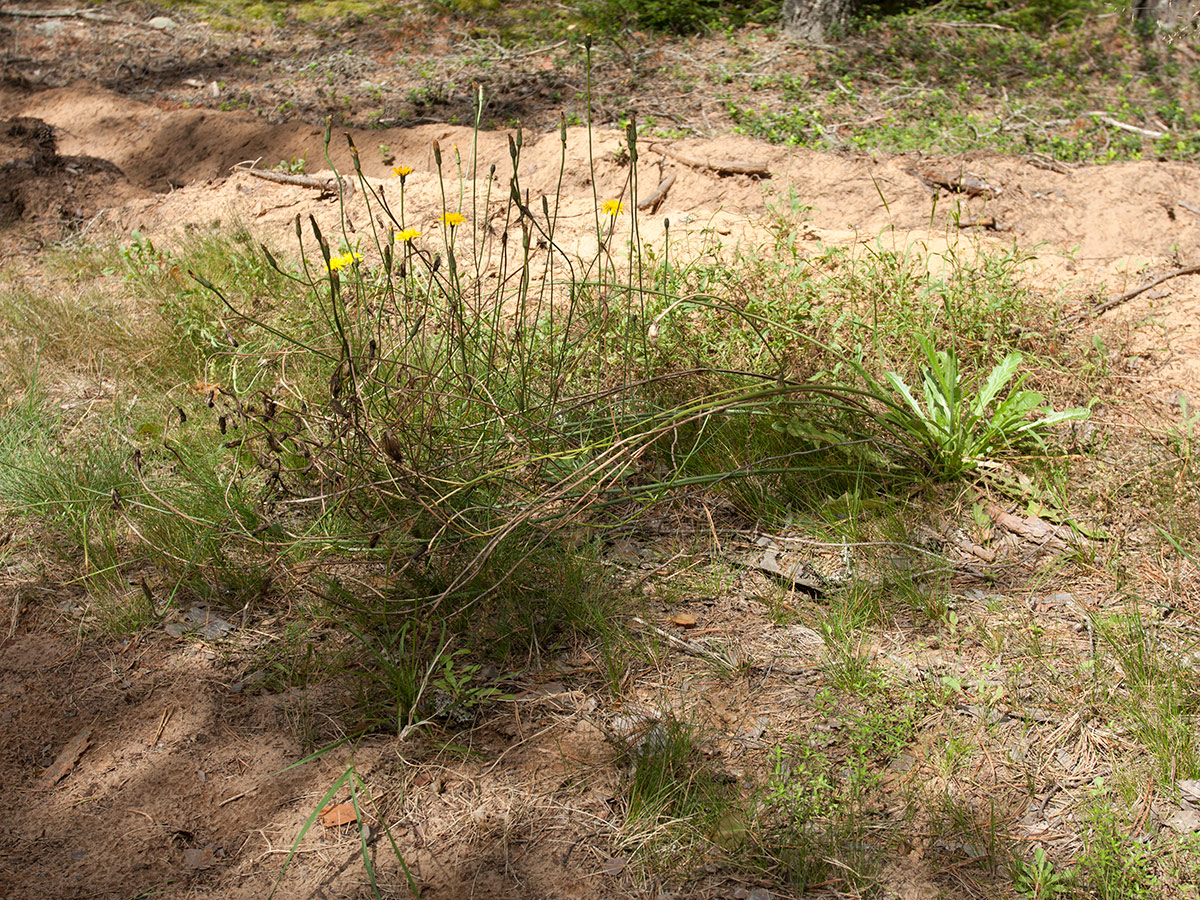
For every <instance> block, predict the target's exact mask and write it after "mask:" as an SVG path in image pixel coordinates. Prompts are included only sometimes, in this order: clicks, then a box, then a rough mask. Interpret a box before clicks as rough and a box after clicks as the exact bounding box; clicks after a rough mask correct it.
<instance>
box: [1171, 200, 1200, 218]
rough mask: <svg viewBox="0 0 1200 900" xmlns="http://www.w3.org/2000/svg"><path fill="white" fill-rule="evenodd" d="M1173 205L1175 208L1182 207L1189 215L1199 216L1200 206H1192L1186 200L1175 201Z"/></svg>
mask: <svg viewBox="0 0 1200 900" xmlns="http://www.w3.org/2000/svg"><path fill="white" fill-rule="evenodd" d="M1175 204H1176V205H1177V206H1182V207H1183V208H1184V209H1186V210H1187V211H1188V212H1190V213H1193V214H1194V215H1197V216H1200V206H1193V205H1192V204H1190V203H1188V202H1187V201H1186V200H1176V201H1175Z"/></svg>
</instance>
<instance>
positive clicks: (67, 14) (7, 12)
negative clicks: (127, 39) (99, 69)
mask: <svg viewBox="0 0 1200 900" xmlns="http://www.w3.org/2000/svg"><path fill="white" fill-rule="evenodd" d="M0 16H19V17H21V18H25V19H86V20H87V21H89V22H103V23H104V24H105V25H134V24H137V23H134V22H126V21H125V20H124V19H117V18H114V17H113V16H105V15H102V14H101V13H98V12H92V11H91V10H90V9H11V8H7V7H6V8H4V9H0Z"/></svg>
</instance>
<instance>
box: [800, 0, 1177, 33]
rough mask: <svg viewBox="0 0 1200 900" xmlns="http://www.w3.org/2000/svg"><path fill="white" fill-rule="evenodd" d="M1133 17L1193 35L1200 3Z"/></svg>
mask: <svg viewBox="0 0 1200 900" xmlns="http://www.w3.org/2000/svg"><path fill="white" fill-rule="evenodd" d="M785 2H791V0H785ZM1133 17H1134V19H1136V20H1137V21H1139V22H1145V23H1153V24H1155V25H1157V26H1158V27H1159V28H1161V29H1162V30H1163V31H1167V32H1172V33H1183V32H1192V33H1194V32H1195V30H1196V22H1197V19H1198V18H1200V3H1198V2H1197V0H1134V2H1133Z"/></svg>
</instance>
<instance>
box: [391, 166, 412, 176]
mask: <svg viewBox="0 0 1200 900" xmlns="http://www.w3.org/2000/svg"><path fill="white" fill-rule="evenodd" d="M412 172H413V170H412V169H410V168H409V167H408V166H392V174H393V175H395V176H396V177H397V178H401V179H403V178H406V177H408V176H409V175H411V174H412Z"/></svg>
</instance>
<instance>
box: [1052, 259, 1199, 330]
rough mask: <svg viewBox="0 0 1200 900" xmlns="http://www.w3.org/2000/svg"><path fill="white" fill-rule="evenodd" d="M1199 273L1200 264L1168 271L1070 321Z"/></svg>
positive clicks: (1095, 313)
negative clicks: (1165, 283) (1166, 283)
mask: <svg viewBox="0 0 1200 900" xmlns="http://www.w3.org/2000/svg"><path fill="white" fill-rule="evenodd" d="M1198 273H1200V266H1185V267H1184V268H1182V269H1176V270H1175V271H1174V272H1168V273H1167V274H1166V275H1161V276H1159V277H1158V278H1155V279H1153V280H1151V281H1147V282H1146V283H1145V284H1143V285H1140V286H1138V287H1135V288H1134V289H1133V290H1132V291H1126V292H1125V293H1123V294H1121V295H1120V296H1119V297H1113V298H1112V299H1111V300H1105V301H1104V302H1103V303H1101V304H1100V305H1099V306H1093V307H1092V308H1091V309H1090V310H1089V311H1088V313H1078V314H1077V315H1074V316H1072V317H1071V319H1070V320H1069V321H1073V322H1078V321H1080V320H1081V319H1083V318H1085V317H1086V316H1087V315H1088V314H1089V313H1090V314H1091V315H1093V316H1099V315H1102V314H1104V313H1106V312H1108V311H1109V310H1110V309H1115V308H1116V307H1118V306H1120V305H1121V304H1123V303H1128V302H1129V301H1130V300H1132V299H1133V298H1134V297H1136V296H1138V295H1139V294H1144V293H1145V292H1146V291H1148V290H1150V288H1152V287H1157V286H1158V285H1160V284H1162V283H1163V282H1164V281H1170V280H1171V279H1172V278H1178V277H1179V276H1180V275H1196V274H1198Z"/></svg>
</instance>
